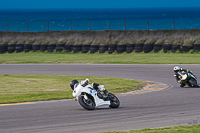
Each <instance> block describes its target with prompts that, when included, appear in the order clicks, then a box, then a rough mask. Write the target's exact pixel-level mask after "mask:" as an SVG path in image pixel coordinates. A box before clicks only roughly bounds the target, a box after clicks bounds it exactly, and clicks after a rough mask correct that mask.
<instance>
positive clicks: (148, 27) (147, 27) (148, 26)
mask: <svg viewBox="0 0 200 133" xmlns="http://www.w3.org/2000/svg"><path fill="white" fill-rule="evenodd" d="M147 30H149V20H147Z"/></svg>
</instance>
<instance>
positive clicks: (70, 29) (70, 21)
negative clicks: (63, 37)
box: [70, 21, 72, 30]
mask: <svg viewBox="0 0 200 133" xmlns="http://www.w3.org/2000/svg"><path fill="white" fill-rule="evenodd" d="M70 30H72V22H71V21H70Z"/></svg>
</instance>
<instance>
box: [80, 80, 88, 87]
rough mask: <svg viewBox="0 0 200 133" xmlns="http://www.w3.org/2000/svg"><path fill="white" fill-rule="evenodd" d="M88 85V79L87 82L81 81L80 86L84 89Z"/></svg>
mask: <svg viewBox="0 0 200 133" xmlns="http://www.w3.org/2000/svg"><path fill="white" fill-rule="evenodd" d="M88 83H89V79H88V78H87V79H86V80H84V81H81V82H80V85H81V86H83V87H85V86H86V85H88Z"/></svg>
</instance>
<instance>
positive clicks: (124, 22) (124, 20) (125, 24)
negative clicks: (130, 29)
mask: <svg viewBox="0 0 200 133" xmlns="http://www.w3.org/2000/svg"><path fill="white" fill-rule="evenodd" d="M124 30H125V31H126V20H124Z"/></svg>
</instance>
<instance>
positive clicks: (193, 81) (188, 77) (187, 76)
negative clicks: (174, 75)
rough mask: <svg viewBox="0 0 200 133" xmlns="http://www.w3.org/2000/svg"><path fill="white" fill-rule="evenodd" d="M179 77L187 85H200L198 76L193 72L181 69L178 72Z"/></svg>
mask: <svg viewBox="0 0 200 133" xmlns="http://www.w3.org/2000/svg"><path fill="white" fill-rule="evenodd" d="M178 77H179V78H180V80H181V83H184V84H185V85H188V86H190V87H199V83H198V81H197V78H196V77H195V76H194V75H192V74H191V73H188V72H185V71H180V72H178Z"/></svg>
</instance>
